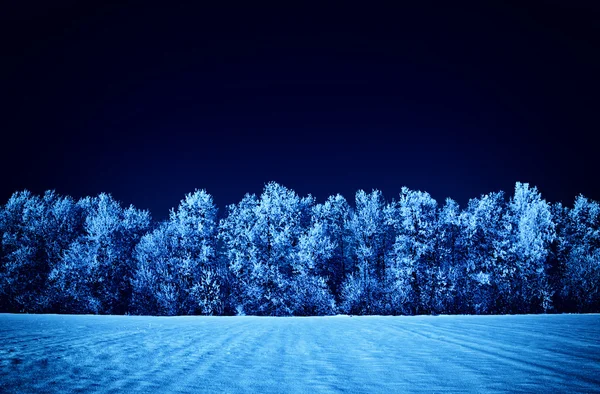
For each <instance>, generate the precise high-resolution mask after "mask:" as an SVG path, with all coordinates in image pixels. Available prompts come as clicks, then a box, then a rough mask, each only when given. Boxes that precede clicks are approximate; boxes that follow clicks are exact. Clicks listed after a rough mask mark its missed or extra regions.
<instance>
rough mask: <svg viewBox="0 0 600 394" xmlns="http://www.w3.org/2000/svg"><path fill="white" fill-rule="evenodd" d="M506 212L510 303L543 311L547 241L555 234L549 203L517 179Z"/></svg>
mask: <svg viewBox="0 0 600 394" xmlns="http://www.w3.org/2000/svg"><path fill="white" fill-rule="evenodd" d="M509 212H510V213H509V215H510V221H511V224H512V234H511V235H512V236H511V249H510V252H511V256H510V258H511V259H512V260H513V265H512V268H513V269H514V270H515V272H514V276H513V278H512V281H513V285H514V287H513V297H514V300H513V305H514V306H516V307H517V308H518V309H519V311H521V312H539V311H544V312H545V311H547V310H549V309H550V308H551V307H552V305H551V300H552V291H551V289H550V286H549V284H548V278H547V259H548V254H549V252H550V244H551V243H552V242H553V240H554V238H555V236H556V234H555V225H554V222H553V221H552V212H551V209H550V205H549V204H548V203H547V202H546V201H545V200H543V199H542V197H541V195H540V193H539V192H538V190H537V188H535V187H531V188H530V187H529V185H528V184H527V183H519V182H517V184H516V185H515V194H514V196H513V197H512V198H511V200H510V203H509Z"/></svg>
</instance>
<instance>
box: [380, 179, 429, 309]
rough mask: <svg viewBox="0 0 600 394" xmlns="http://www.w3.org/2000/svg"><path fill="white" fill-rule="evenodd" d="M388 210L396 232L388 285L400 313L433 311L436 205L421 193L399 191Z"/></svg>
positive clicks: (427, 195) (425, 194)
mask: <svg viewBox="0 0 600 394" xmlns="http://www.w3.org/2000/svg"><path fill="white" fill-rule="evenodd" d="M394 205H395V208H389V210H390V212H393V213H391V214H390V216H389V219H388V220H389V222H390V224H392V225H393V227H394V228H395V230H396V234H397V235H396V238H395V242H394V245H393V254H392V259H391V275H392V276H391V277H390V280H389V282H390V285H389V286H392V285H393V288H394V292H395V296H394V299H395V300H396V302H402V304H400V305H394V306H393V309H394V310H395V311H397V312H403V313H407V312H408V313H428V312H431V311H432V309H433V302H434V297H435V287H434V283H435V281H436V274H437V273H438V268H439V267H438V265H437V262H436V259H435V253H434V252H435V242H436V234H435V233H436V225H437V202H436V201H435V200H434V199H433V198H432V197H431V196H430V195H429V194H428V193H425V192H421V191H414V190H409V189H408V188H406V187H403V188H402V192H401V193H400V199H399V200H398V202H397V203H395V204H394Z"/></svg>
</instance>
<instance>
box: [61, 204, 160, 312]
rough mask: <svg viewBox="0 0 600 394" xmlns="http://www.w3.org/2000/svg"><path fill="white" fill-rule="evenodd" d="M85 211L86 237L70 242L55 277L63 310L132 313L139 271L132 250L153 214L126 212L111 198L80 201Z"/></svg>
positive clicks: (129, 209)
mask: <svg viewBox="0 0 600 394" xmlns="http://www.w3.org/2000/svg"><path fill="white" fill-rule="evenodd" d="M78 204H80V206H81V207H82V209H83V210H84V211H85V215H86V219H85V225H84V234H83V235H82V236H80V237H78V239H77V240H75V241H74V242H73V243H71V245H70V247H69V249H68V250H66V251H65V253H64V256H63V258H62V259H61V262H60V263H59V264H58V265H57V267H55V268H54V269H53V270H52V272H51V273H50V276H49V279H50V281H51V282H52V285H53V290H54V291H55V292H56V294H57V298H59V299H60V303H61V305H62V308H63V311H70V312H82V313H116V314H122V313H125V312H127V310H128V307H129V302H130V300H131V293H132V288H131V280H132V277H133V274H134V272H135V266H136V265H135V260H134V258H133V251H134V248H135V246H136V245H137V243H138V242H139V240H140V238H141V236H142V235H143V234H144V233H145V232H146V231H147V229H148V227H149V225H150V214H149V213H148V212H147V211H141V210H138V209H136V208H134V207H133V206H130V207H129V208H125V209H124V208H122V207H121V205H120V203H119V202H118V201H116V200H114V199H113V198H112V196H111V195H109V194H105V193H102V194H100V195H99V196H98V197H94V198H89V197H87V198H85V199H83V200H81V201H79V202H78Z"/></svg>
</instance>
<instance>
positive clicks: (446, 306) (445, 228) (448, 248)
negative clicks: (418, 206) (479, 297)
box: [432, 198, 466, 313]
mask: <svg viewBox="0 0 600 394" xmlns="http://www.w3.org/2000/svg"><path fill="white" fill-rule="evenodd" d="M463 228H464V223H463V221H462V220H461V211H460V208H459V206H458V204H457V203H456V201H454V200H452V199H450V198H448V199H446V203H445V204H444V206H443V207H442V208H441V209H440V211H439V214H438V221H437V227H436V231H435V233H436V236H435V244H436V249H435V255H436V257H435V260H436V261H437V264H438V266H437V268H436V267H434V275H433V280H434V283H433V288H434V290H435V293H434V296H433V299H432V310H433V311H434V312H436V313H442V312H444V313H459V312H460V311H461V310H462V308H463V307H464V304H462V303H461V301H462V300H461V299H460V297H459V290H460V288H461V287H464V286H465V285H466V284H465V280H464V279H465V275H464V274H463V273H464V271H462V270H461V264H462V262H464V259H465V255H466V249H465V240H464V238H463Z"/></svg>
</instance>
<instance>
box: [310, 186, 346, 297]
mask: <svg viewBox="0 0 600 394" xmlns="http://www.w3.org/2000/svg"><path fill="white" fill-rule="evenodd" d="M351 217H352V209H351V207H350V205H349V204H348V202H347V201H346V199H345V198H344V197H342V196H341V195H339V194H337V195H335V196H330V197H329V198H328V199H327V201H325V203H323V204H317V205H315V206H314V208H313V212H312V219H313V222H314V224H319V225H320V226H321V228H322V231H323V237H328V239H329V240H330V241H331V243H332V245H333V250H332V252H331V255H330V256H329V257H328V258H327V259H325V260H323V261H320V264H319V265H318V266H317V267H316V268H317V274H318V275H319V276H322V277H323V278H325V279H326V280H327V283H328V285H329V288H330V289H331V293H332V294H333V296H334V297H335V298H336V300H337V301H338V302H339V301H340V295H341V288H342V283H343V282H344V279H345V278H346V275H347V274H349V273H350V270H351V269H352V267H353V265H354V256H355V253H354V252H355V251H354V249H353V246H354V244H353V238H352V235H353V234H352V228H351V222H350V219H351Z"/></svg>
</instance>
